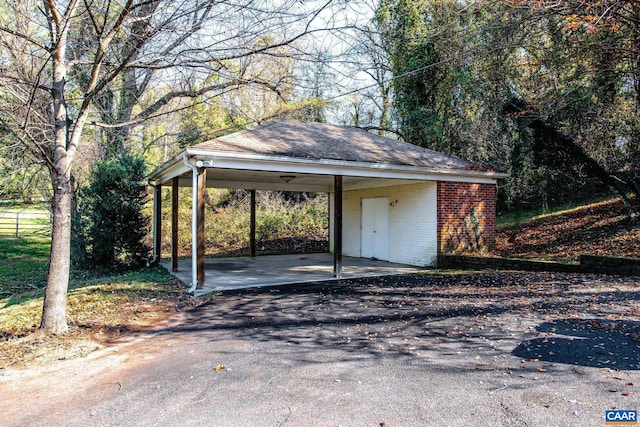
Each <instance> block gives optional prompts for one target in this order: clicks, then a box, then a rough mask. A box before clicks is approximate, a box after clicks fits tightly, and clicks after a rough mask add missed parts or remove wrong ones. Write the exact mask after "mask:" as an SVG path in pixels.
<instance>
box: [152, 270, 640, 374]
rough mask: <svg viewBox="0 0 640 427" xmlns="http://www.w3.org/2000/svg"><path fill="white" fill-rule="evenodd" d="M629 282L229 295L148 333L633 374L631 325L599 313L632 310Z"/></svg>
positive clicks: (439, 282) (522, 281)
mask: <svg viewBox="0 0 640 427" xmlns="http://www.w3.org/2000/svg"><path fill="white" fill-rule="evenodd" d="M634 279H635V278H621V277H609V276H597V275H579V274H551V273H505V272H495V273H483V274H463V275H441V276H440V275H428V276H424V275H406V276H387V277H378V278H366V279H360V280H351V281H340V282H336V283H329V284H327V283H305V284H297V285H285V286H278V287H271V288H257V289H246V290H237V291H228V292H223V293H221V294H219V295H217V296H215V297H214V298H213V299H212V300H211V301H209V302H208V303H206V304H204V305H202V306H200V307H198V308H197V309H195V310H193V311H191V312H189V313H188V319H187V321H186V322H183V323H181V324H179V325H175V326H173V327H169V328H167V329H164V330H160V331H158V333H160V334H175V333H179V334H182V335H184V336H193V337H197V338H198V339H204V340H209V341H211V342H216V341H218V340H223V339H233V340H245V341H250V342H252V343H258V342H260V343H263V344H264V345H266V346H267V347H265V351H271V352H273V353H281V352H290V350H291V349H292V347H291V346H295V356H293V355H291V354H288V355H289V356H290V357H295V358H298V359H303V360H305V361H311V362H317V363H321V362H323V360H322V350H339V351H340V354H341V355H342V356H343V357H344V359H345V360H349V359H350V360H356V359H360V358H362V357H367V358H394V357H395V358H397V357H406V358H407V360H408V361H409V360H410V361H411V363H430V364H438V363H439V361H440V360H441V358H443V357H444V358H447V357H448V356H450V357H451V358H452V359H455V358H458V359H460V360H462V359H465V358H467V360H471V361H474V362H473V363H474V365H475V364H476V362H475V360H483V361H487V360H490V359H491V358H495V357H496V354H498V353H499V354H508V353H511V354H512V355H514V356H517V357H520V358H523V359H537V360H544V361H549V362H556V363H563V364H573V365H582V366H595V367H609V368H619V369H632V370H638V369H640V361H639V359H638V356H639V354H640V351H639V348H638V345H639V342H638V337H640V326H639V325H638V322H635V321H628V320H616V321H613V320H606V319H611V318H612V317H613V316H617V317H618V318H624V316H625V315H626V316H627V317H629V316H628V314H629V313H630V310H634V307H635V310H637V307H638V304H640V294H639V293H638V291H637V287H638V283H637V282H634ZM631 313H632V314H634V313H635V312H634V311H631ZM585 317H589V320H583V319H584V318H585ZM544 334H548V336H544ZM447 366H449V364H448V363H447ZM486 367H489V364H487V365H486ZM475 369H482V364H481V363H479V362H478V366H477V367H476V368H475Z"/></svg>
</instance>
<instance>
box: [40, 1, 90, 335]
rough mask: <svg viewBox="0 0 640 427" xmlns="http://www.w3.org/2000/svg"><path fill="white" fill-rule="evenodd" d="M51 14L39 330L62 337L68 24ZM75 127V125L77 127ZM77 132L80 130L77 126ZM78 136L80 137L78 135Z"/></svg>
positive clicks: (68, 188)
mask: <svg viewBox="0 0 640 427" xmlns="http://www.w3.org/2000/svg"><path fill="white" fill-rule="evenodd" d="M76 5H77V2H76V1H72V2H71V3H70V4H69V5H68V9H67V12H68V13H69V15H72V12H73V9H74V8H75V6H76ZM45 6H46V7H47V10H48V12H49V13H50V24H51V25H52V28H54V29H55V32H54V34H53V35H52V40H51V41H52V44H53V45H55V49H54V50H53V51H52V72H53V75H52V77H53V82H52V85H51V95H52V97H53V118H54V146H53V163H52V164H51V165H50V173H51V182H52V184H53V224H52V227H51V258H50V261H49V275H48V277H47V288H46V290H45V294H44V304H43V306H42V321H41V323H40V330H42V331H44V332H46V333H54V334H63V333H65V332H67V330H68V329H69V328H68V326H67V289H68V288H69V266H70V263H71V201H72V200H71V195H72V190H73V187H72V185H71V162H72V161H73V157H74V154H73V152H74V150H73V149H72V148H73V147H71V146H72V145H73V144H69V118H68V116H67V103H66V100H65V90H66V88H65V83H66V77H67V62H66V61H67V60H66V49H67V35H68V30H69V25H68V22H66V20H65V19H64V17H63V15H61V14H60V13H59V12H58V10H57V9H56V5H55V2H53V0H47V1H46V2H45ZM76 126H78V123H76ZM79 130H80V131H81V130H82V125H81V124H80V127H79ZM78 135H79V133H78Z"/></svg>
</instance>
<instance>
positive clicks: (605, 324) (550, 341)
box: [513, 319, 640, 370]
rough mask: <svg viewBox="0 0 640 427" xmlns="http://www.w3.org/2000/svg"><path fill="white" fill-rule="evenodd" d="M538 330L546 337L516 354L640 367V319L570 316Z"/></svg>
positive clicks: (592, 364) (521, 347)
mask: <svg viewBox="0 0 640 427" xmlns="http://www.w3.org/2000/svg"><path fill="white" fill-rule="evenodd" d="M537 330H538V331H539V332H542V333H544V335H545V336H544V337H543V338H536V339H533V340H529V341H526V342H523V343H522V344H520V345H519V346H518V347H516V349H515V350H513V355H514V356H517V357H522V358H524V359H538V360H541V361H545V362H552V363H565V364H571V365H580V366H589V367H593V368H613V369H623V370H639V369H640V347H639V344H640V343H639V342H638V339H639V338H640V322H638V321H628V320H602V319H567V320H557V321H553V322H546V323H543V324H541V325H540V326H538V328H537Z"/></svg>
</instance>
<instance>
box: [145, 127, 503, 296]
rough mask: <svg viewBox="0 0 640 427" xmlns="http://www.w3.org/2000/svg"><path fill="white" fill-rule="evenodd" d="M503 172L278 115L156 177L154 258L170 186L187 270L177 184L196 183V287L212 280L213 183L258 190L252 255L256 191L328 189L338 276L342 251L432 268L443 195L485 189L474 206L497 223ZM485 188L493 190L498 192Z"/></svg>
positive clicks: (443, 224) (175, 266)
mask: <svg viewBox="0 0 640 427" xmlns="http://www.w3.org/2000/svg"><path fill="white" fill-rule="evenodd" d="M503 176H504V174H501V173H499V172H496V171H494V170H490V169H487V168H484V167H482V166H480V165H477V164H474V163H471V162H468V161H465V160H462V159H459V158H456V157H451V156H446V155H444V154H442V153H438V152H435V151H432V150H428V149H424V148H421V147H417V146H414V145H411V144H407V143H403V142H400V141H396V140H392V139H389V138H385V137H382V136H378V135H374V134H371V133H368V132H365V131H363V130H360V129H357V128H354V127H349V126H334V125H328V124H323V123H310V122H302V121H298V120H275V121H271V122H267V123H265V124H261V125H259V126H256V127H254V128H251V129H247V130H244V131H240V132H236V133H233V134H230V135H227V136H223V137H219V138H216V139H213V140H211V141H207V142H204V143H201V144H198V145H195V146H193V147H190V148H188V149H186V150H185V151H184V152H183V153H181V154H180V155H179V156H177V157H176V158H174V159H173V160H171V161H169V162H167V163H165V164H164V165H162V166H160V167H159V168H158V169H156V170H155V171H154V172H153V173H151V175H150V176H149V183H150V185H151V186H153V188H154V221H153V223H154V261H158V260H159V259H160V248H161V243H162V242H161V231H162V230H161V221H160V218H161V202H162V200H161V197H162V196H161V195H162V193H161V191H160V190H161V187H162V186H163V185H171V187H172V196H171V197H172V203H171V206H172V226H171V270H172V271H174V272H177V271H178V270H184V269H185V268H187V267H186V266H184V265H183V266H181V265H179V262H178V256H177V244H176V243H177V217H178V215H177V213H178V212H177V210H178V191H177V190H178V187H189V186H190V187H191V188H192V239H191V240H192V253H191V263H190V264H191V266H190V273H191V274H190V277H191V290H192V291H195V290H196V289H204V288H205V284H206V282H205V272H206V262H207V261H206V259H205V241H204V229H205V218H204V213H205V210H204V199H205V197H204V194H205V190H206V188H208V187H209V188H229V189H246V190H250V192H251V227H250V229H251V231H250V233H251V235H250V246H251V256H252V257H253V256H255V191H256V190H279V191H304V192H322V193H328V194H329V207H330V208H329V217H330V221H329V224H330V225H329V234H330V239H329V248H330V252H332V253H333V257H332V261H333V262H332V266H331V269H332V271H331V276H332V277H333V278H341V277H343V252H346V255H350V256H352V257H354V258H369V259H375V260H382V261H389V262H395V263H399V264H409V265H414V266H434V265H435V263H436V260H437V254H438V253H439V252H440V250H441V248H442V243H443V236H445V235H444V234H443V233H444V230H446V232H447V233H449V234H451V230H454V229H455V227H453V226H451V227H448V226H447V221H446V220H447V218H446V217H442V218H441V215H440V207H441V206H440V205H441V201H440V200H439V197H438V195H439V194H440V193H443V194H448V196H447V198H448V199H451V198H455V197H456V195H458V196H459V195H460V194H464V195H465V197H467V196H468V194H469V191H467V187H468V188H472V189H473V190H472V193H473V194H472V195H476V193H477V195H479V196H478V197H481V198H482V199H481V200H480V201H481V208H480V209H479V210H478V209H476V211H478V212H480V213H481V218H480V219H483V218H484V216H485V214H484V213H483V212H484V211H486V212H489V216H488V218H489V222H491V221H490V220H491V218H493V221H494V222H495V200H494V199H495V184H496V179H497V178H500V177H503ZM446 183H453V184H456V185H458V184H463V186H462V187H460V188H462V189H463V190H464V191H462V192H461V191H458V187H459V186H455V187H451V186H447V185H444V184H446ZM469 185H471V187H469ZM486 188H489V190H491V188H493V193H492V192H491V191H489V192H487V191H486ZM454 190H455V191H454ZM480 190H481V191H480ZM487 194H488V196H487ZM492 197H493V199H492ZM465 200H466V199H465ZM454 202H455V200H454ZM345 206H346V207H347V208H346V210H345ZM465 206H466V205H465ZM472 209H473V208H472ZM492 210H493V212H491V211H492ZM472 213H473V214H474V215H476V216H477V213H476V212H475V211H473V212H472ZM491 214H492V215H493V217H491ZM451 218H453V216H452V217H451ZM476 222H477V221H476ZM490 225H491V224H489V226H490ZM493 227H494V228H495V224H493ZM488 228H491V227H488ZM494 228H493V229H494ZM488 231H489V233H488V240H487V241H488V242H489V243H490V241H491V230H488ZM482 232H483V233H484V229H483V230H482ZM345 236H346V239H344V237H345ZM480 237H482V238H483V239H484V237H483V236H480ZM476 240H478V239H476ZM478 242H480V240H478ZM344 248H346V251H343V249H344Z"/></svg>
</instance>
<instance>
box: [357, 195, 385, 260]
mask: <svg viewBox="0 0 640 427" xmlns="http://www.w3.org/2000/svg"><path fill="white" fill-rule="evenodd" d="M361 244H362V246H361V249H360V254H361V255H360V256H361V257H363V258H375V259H380V260H384V261H388V260H389V198H387V197H375V198H368V199H362V242H361Z"/></svg>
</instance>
